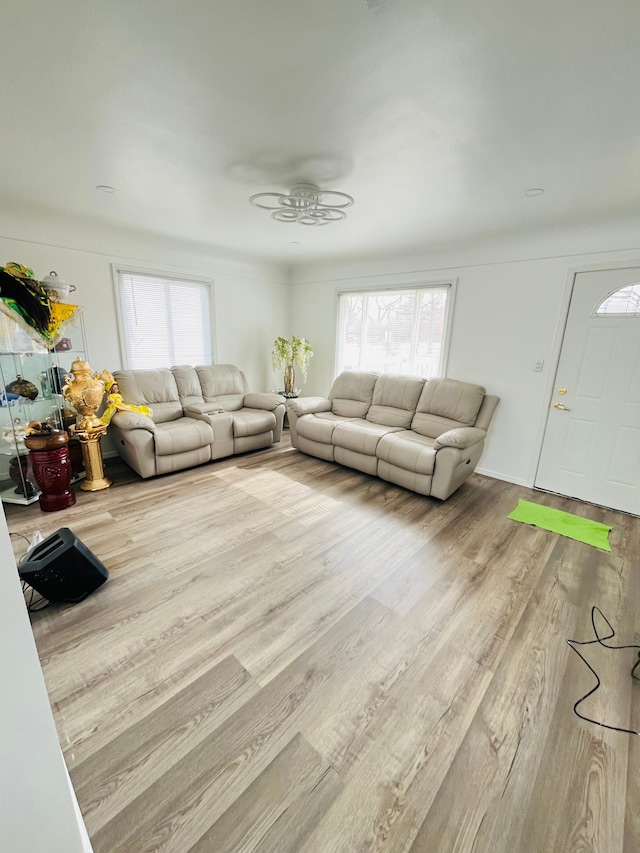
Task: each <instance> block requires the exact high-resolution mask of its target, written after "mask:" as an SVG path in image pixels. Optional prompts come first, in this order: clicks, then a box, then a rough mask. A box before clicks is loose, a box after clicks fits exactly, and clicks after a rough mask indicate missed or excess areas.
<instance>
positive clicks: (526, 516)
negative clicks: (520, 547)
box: [507, 500, 611, 551]
mask: <svg viewBox="0 0 640 853" xmlns="http://www.w3.org/2000/svg"><path fill="white" fill-rule="evenodd" d="M507 518H511V519H513V520H514V521H522V522H524V523H525V524H533V525H535V526H536V527H541V528H542V529H543V530H551V532H552V533H559V534H560V536H568V537H569V539H576V540H577V541H578V542H584V543H585V544H587V545H593V547H594V548H600V549H601V550H602V551H610V550H611V546H610V545H609V531H610V530H611V528H610V527H608V526H607V525H606V524H601V523H600V522H599V521H591V520H590V519H589V518H582V517H581V516H579V515H573V514H572V513H570V512H562V510H560V509H552V508H551V507H549V506H541V505H540V504H533V503H531V502H530V501H522V500H520V501H518V506H517V507H516V508H515V509H514V511H513V512H512V513H510V514H509V515H508V516H507Z"/></svg>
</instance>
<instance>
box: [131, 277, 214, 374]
mask: <svg viewBox="0 0 640 853" xmlns="http://www.w3.org/2000/svg"><path fill="white" fill-rule="evenodd" d="M118 289H119V297H120V313H121V320H122V332H123V338H124V349H125V353H124V354H125V364H126V366H127V367H129V368H131V369H139V368H153V367H171V366H172V365H174V364H193V365H195V364H211V362H212V346H211V325H212V324H211V305H210V302H211V288H210V285H209V284H207V283H205V282H195V281H177V280H175V279H170V278H163V277H160V276H152V275H146V274H143V273H133V272H127V271H125V270H118Z"/></svg>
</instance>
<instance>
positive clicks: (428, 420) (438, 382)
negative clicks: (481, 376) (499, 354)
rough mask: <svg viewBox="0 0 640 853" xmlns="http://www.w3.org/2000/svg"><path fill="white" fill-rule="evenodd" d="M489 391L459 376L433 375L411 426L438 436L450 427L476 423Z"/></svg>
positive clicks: (424, 390) (432, 435)
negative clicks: (450, 377) (445, 377)
mask: <svg viewBox="0 0 640 853" xmlns="http://www.w3.org/2000/svg"><path fill="white" fill-rule="evenodd" d="M485 394H486V391H485V389H484V388H483V387H482V386H481V385H473V384H471V383H470V382H460V381H459V380H457V379H431V380H429V381H428V382H426V383H425V386H424V388H423V389H422V394H421V395H420V399H419V400H418V405H417V406H416V413H415V415H414V417H413V420H412V421H411V429H412V430H414V431H415V432H417V433H419V434H420V435H426V436H429V437H430V438H437V437H438V436H439V435H440V434H441V433H443V432H446V431H447V430H449V429H455V428H456V427H459V426H473V425H474V423H475V422H476V417H477V416H478V411H479V410H480V406H481V405H482V401H483V400H484V396H485Z"/></svg>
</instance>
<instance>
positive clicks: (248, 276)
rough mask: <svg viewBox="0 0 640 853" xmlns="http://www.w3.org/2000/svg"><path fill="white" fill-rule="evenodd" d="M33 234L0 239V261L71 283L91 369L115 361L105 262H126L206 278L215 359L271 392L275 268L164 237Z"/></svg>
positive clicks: (279, 288) (277, 298) (277, 318)
mask: <svg viewBox="0 0 640 853" xmlns="http://www.w3.org/2000/svg"><path fill="white" fill-rule="evenodd" d="M41 233H42V234H43V236H42V237H41V238H40V239H41V240H42V241H43V242H35V241H33V240H18V239H11V238H7V237H0V263H6V262H7V261H16V262H18V263H22V264H25V265H26V266H28V267H31V268H32V269H33V270H34V272H35V274H36V277H38V278H41V277H42V276H44V275H46V274H47V273H48V272H49V271H50V270H56V272H58V274H59V275H61V276H62V278H64V280H65V281H67V282H68V283H69V284H75V286H76V288H77V290H76V292H75V293H74V294H73V299H74V300H75V301H76V302H77V303H78V304H79V305H81V306H83V307H84V324H85V330H86V335H87V348H88V357H89V358H88V360H89V362H90V364H91V366H92V368H93V369H94V370H97V371H102V370H103V369H105V368H106V369H108V370H112V371H113V370H116V369H118V368H120V367H122V363H121V355H120V347H119V342H118V333H117V316H116V303H115V291H114V286H113V277H112V266H111V265H112V264H113V263H121V264H131V265H132V266H135V267H136V268H148V269H150V270H159V271H162V272H166V273H168V274H173V275H176V276H180V275H184V276H189V275H194V276H198V277H205V278H211V279H212V280H213V282H214V303H215V304H214V309H215V318H214V321H215V329H214V336H215V342H216V346H215V350H216V361H218V362H219V363H226V362H230V363H233V364H237V365H238V366H239V367H241V368H242V369H243V370H244V371H245V373H246V375H247V379H248V381H249V385H250V387H251V388H252V390H255V391H267V390H271V388H272V387H273V382H274V377H273V373H272V370H271V347H272V344H273V341H274V339H275V338H276V337H277V336H278V335H280V334H283V331H282V329H283V328H284V329H286V328H288V325H289V318H288V310H289V301H288V290H289V287H288V284H287V276H286V273H285V271H284V269H283V268H282V267H278V266H276V265H272V264H258V263H255V264H254V263H246V262H242V261H239V260H229V259H227V258H223V257H216V256H214V255H208V254H206V253H205V252H202V251H197V250H196V249H195V248H192V247H184V246H181V245H179V244H175V243H174V244H172V243H171V241H165V242H163V243H161V242H155V241H152V240H147V239H142V238H141V240H140V243H139V244H138V245H132V244H131V241H130V240H129V241H125V240H123V239H121V238H118V237H114V238H113V243H112V247H111V248H109V246H108V245H103V244H102V242H101V243H96V242H95V241H92V240H89V239H88V238H87V240H86V243H87V247H84V246H82V245H79V243H75V244H74V247H73V248H66V247H61V246H57V245H51V244H49V243H48V242H45V240H47V238H50V237H51V235H49V234H48V233H47V231H46V230H45V229H43V230H42V232H41ZM61 236H62V235H61ZM103 242H104V241H103ZM107 242H108V241H107ZM94 246H97V248H94ZM125 250H126V251H127V254H124V251H125Z"/></svg>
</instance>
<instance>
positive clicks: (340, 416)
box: [287, 372, 498, 500]
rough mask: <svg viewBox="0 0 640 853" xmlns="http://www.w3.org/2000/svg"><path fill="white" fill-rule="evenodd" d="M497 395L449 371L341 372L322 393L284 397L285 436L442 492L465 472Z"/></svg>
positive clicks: (475, 457) (408, 484) (315, 452)
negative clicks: (435, 375) (445, 375)
mask: <svg viewBox="0 0 640 853" xmlns="http://www.w3.org/2000/svg"><path fill="white" fill-rule="evenodd" d="M497 405H498V397H494V396H492V395H490V394H487V393H486V391H485V389H484V388H483V387H482V386H480V385H472V384H470V383H468V382H460V381H458V380H455V379H431V380H424V379H419V378H417V377H414V376H398V375H393V376H391V375H379V374H377V373H355V372H345V373H341V374H340V376H338V378H337V379H336V380H335V382H334V383H333V386H332V388H331V391H330V392H329V396H328V397H327V398H324V397H302V398H298V399H297V400H290V401H289V402H288V406H287V411H288V418H289V426H290V430H291V443H292V445H293V446H294V447H297V448H298V450H301V451H302V452H303V453H308V454H310V455H311V456H318V457H320V458H321V459H327V460H330V461H335V462H339V463H340V464H341V465H347V466H349V467H350V468H357V469H358V470H359V471H364V472H365V473H367V474H373V475H374V476H378V477H380V478H382V479H383V480H388V481H389V482H390V483H396V484H397V485H399V486H404V487H405V488H406V489H411V490H412V491H414V492H418V493H419V494H421V495H431V496H432V497H435V498H440V499H441V500H445V499H446V498H448V497H449V495H451V494H452V493H453V492H454V491H455V490H456V489H457V488H459V486H461V485H462V483H464V481H465V480H466V479H467V478H468V477H469V476H470V475H471V474H472V473H473V471H474V470H475V467H476V465H477V464H478V461H479V459H480V456H481V454H482V450H483V447H484V440H485V437H486V435H487V430H488V429H489V424H490V423H491V418H492V417H493V413H494V411H495V409H496V406H497Z"/></svg>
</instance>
